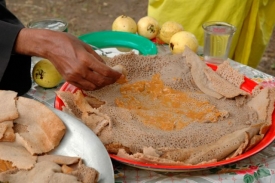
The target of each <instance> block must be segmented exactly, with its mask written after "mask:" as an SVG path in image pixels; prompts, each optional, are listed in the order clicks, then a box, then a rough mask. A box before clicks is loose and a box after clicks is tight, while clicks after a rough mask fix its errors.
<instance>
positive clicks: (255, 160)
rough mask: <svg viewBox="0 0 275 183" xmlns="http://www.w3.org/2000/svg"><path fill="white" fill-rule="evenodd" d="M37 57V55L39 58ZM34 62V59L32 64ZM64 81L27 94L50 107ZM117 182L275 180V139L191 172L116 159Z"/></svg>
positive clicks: (254, 76) (262, 79) (270, 82)
mask: <svg viewBox="0 0 275 183" xmlns="http://www.w3.org/2000/svg"><path fill="white" fill-rule="evenodd" d="M158 52H159V54H167V53H168V52H167V48H166V47H163V46H158ZM36 59H37V58H36ZM34 63H35V59H34V62H33V64H34ZM231 65H232V66H233V67H234V68H236V69H237V70H239V72H241V73H243V74H244V75H246V76H247V77H248V78H250V79H251V80H254V81H256V82H257V83H259V84H260V85H263V86H271V87H274V86H275V78H274V77H273V76H270V75H268V74H265V73H263V72H261V71H258V70H255V69H253V68H251V67H248V66H245V65H242V64H239V63H237V62H235V61H232V60H231ZM62 84H63V83H61V84H60V85H59V86H57V87H55V88H52V89H44V88H41V87H39V86H37V85H36V84H35V83H33V85H32V88H31V89H30V90H29V91H28V93H27V94H25V97H28V98H33V99H35V100H38V101H40V102H42V103H44V104H45V105H47V106H54V101H55V96H56V95H55V91H57V90H59V89H60V87H61V86H62ZM113 165H114V171H115V179H114V180H115V182H116V183H124V182H125V183H126V182H127V183H128V182H139V183H153V182H158V183H163V182H165V183H166V182H167V183H170V182H171V183H177V182H186V183H232V182H234V183H243V182H245V183H254V182H267V183H272V182H275V142H272V143H271V144H270V145H269V146H268V147H267V148H265V149H264V150H262V151H261V152H259V153H257V154H255V155H254V156H251V157H250V158H247V159H244V160H242V161H239V162H237V163H233V164H229V165H225V166H221V167H216V168H211V169H206V170H200V171H191V172H181V173H169V172H168V173H166V172H154V171H150V170H143V169H138V168H135V167H131V166H128V165H124V164H121V163H119V162H117V161H113Z"/></svg>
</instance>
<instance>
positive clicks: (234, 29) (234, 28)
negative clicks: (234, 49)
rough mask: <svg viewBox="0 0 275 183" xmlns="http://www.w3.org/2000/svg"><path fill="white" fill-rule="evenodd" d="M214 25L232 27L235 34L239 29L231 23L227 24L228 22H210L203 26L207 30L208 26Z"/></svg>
mask: <svg viewBox="0 0 275 183" xmlns="http://www.w3.org/2000/svg"><path fill="white" fill-rule="evenodd" d="M214 24H216V25H218V26H219V25H223V26H227V27H230V28H231V29H232V31H233V32H235V31H236V29H237V28H236V27H235V26H234V25H232V24H230V23H227V22H222V21H210V22H205V23H203V24H202V28H203V29H204V30H206V28H207V27H208V26H210V25H214Z"/></svg>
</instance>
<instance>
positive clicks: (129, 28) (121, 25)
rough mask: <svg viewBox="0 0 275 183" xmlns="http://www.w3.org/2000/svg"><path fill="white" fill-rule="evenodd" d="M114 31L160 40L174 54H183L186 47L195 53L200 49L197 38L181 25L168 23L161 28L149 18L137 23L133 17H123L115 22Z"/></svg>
mask: <svg viewBox="0 0 275 183" xmlns="http://www.w3.org/2000/svg"><path fill="white" fill-rule="evenodd" d="M112 30H113V31H122V32H130V33H134V34H136V33H137V34H139V35H141V36H143V37H145V38H148V39H155V38H157V39H160V40H161V41H162V42H163V43H165V44H168V45H169V48H170V50H171V52H172V53H173V54H176V53H182V52H183V51H184V49H185V47H186V46H188V47H189V48H190V49H191V50H193V51H194V52H197V49H198V47H199V44H198V40H197V38H196V36H195V35H194V34H192V33H191V32H188V31H185V30H184V28H183V26H182V25H181V24H179V23H177V22H174V21H167V22H165V23H164V24H163V25H161V26H160V25H159V23H158V21H157V20H156V19H154V18H152V17H149V16H145V17H142V18H141V19H139V21H138V22H137V23H136V21H135V20H134V19H132V18H131V17H129V16H126V15H121V16H119V17H117V18H116V19H115V20H114V22H113V24H112Z"/></svg>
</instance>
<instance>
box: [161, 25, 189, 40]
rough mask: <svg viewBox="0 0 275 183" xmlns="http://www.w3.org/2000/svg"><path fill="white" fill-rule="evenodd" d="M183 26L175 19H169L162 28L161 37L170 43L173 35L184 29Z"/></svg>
mask: <svg viewBox="0 0 275 183" xmlns="http://www.w3.org/2000/svg"><path fill="white" fill-rule="evenodd" d="M183 30H184V29H183V26H182V25H181V24H179V23H177V22H174V21H167V22H165V23H164V24H163V25H162V26H161V29H160V32H159V38H160V39H161V40H162V41H163V42H165V43H167V44H169V42H170V39H171V37H172V36H173V35H174V34H175V33H177V32H179V31H183Z"/></svg>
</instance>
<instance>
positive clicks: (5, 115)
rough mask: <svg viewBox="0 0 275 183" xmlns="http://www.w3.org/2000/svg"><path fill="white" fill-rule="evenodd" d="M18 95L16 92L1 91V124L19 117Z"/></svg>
mask: <svg viewBox="0 0 275 183" xmlns="http://www.w3.org/2000/svg"><path fill="white" fill-rule="evenodd" d="M16 96H17V93H16V92H14V91H4V90H0V101H1V105H0V122H3V121H10V120H14V119H15V118H17V117H18V115H19V114H18V111H17V109H16V106H15V100H14V99H15V98H16Z"/></svg>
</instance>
